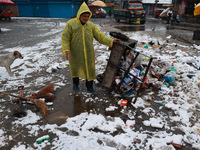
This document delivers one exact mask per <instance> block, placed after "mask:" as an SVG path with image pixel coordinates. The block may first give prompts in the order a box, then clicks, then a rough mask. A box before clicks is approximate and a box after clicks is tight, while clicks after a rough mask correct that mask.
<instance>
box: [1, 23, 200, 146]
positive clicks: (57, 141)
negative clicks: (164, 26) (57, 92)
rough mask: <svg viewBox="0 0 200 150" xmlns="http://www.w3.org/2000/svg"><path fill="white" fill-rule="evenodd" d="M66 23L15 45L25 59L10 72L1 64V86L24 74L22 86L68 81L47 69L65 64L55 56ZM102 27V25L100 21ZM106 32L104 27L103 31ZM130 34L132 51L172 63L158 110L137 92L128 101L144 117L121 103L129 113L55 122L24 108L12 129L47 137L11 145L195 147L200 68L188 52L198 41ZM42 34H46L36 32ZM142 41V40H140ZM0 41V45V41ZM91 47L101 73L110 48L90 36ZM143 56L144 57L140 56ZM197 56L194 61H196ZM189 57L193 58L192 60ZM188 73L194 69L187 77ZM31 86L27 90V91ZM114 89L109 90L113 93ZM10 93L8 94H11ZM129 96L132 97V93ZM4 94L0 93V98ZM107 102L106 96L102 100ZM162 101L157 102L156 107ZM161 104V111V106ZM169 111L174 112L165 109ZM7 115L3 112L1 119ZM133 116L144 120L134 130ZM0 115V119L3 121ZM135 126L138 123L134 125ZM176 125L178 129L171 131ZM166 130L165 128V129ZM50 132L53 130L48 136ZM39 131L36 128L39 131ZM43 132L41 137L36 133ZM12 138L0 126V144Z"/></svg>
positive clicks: (199, 138) (199, 141) (199, 136)
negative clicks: (31, 43) (189, 42)
mask: <svg viewBox="0 0 200 150" xmlns="http://www.w3.org/2000/svg"><path fill="white" fill-rule="evenodd" d="M64 26H65V23H60V24H59V26H57V27H56V28H55V29H54V30H51V33H47V34H55V35H56V36H54V37H51V38H49V39H47V40H46V41H45V42H41V43H38V44H36V45H35V46H32V47H21V46H20V45H19V46H18V47H15V49H17V50H19V51H20V52H21V53H22V55H23V56H24V59H17V60H15V63H14V64H13V65H12V66H11V68H12V71H13V72H14V73H15V76H14V77H9V75H8V74H7V72H6V70H5V69H4V68H2V67H0V77H1V80H0V84H1V87H2V89H1V91H11V90H12V89H13V87H17V85H20V84H22V85H23V84H24V83H25V82H26V81H25V80H26V79H31V80H30V82H29V84H27V82H26V88H28V87H31V86H32V85H33V84H34V85H36V86H37V85H38V86H46V82H47V81H52V82H55V84H56V89H59V88H62V87H63V86H65V85H66V83H68V82H69V81H68V79H65V76H63V75H59V74H56V76H57V77H56V78H55V74H54V75H52V71H53V69H55V70H56V69H57V68H66V67H67V65H66V63H67V61H65V60H63V61H62V62H60V60H61V59H62V58H63V57H62V55H61V38H60V37H61V32H62V31H63V29H64ZM99 28H100V29H101V27H99ZM9 30H10V29H3V30H2V32H9ZM102 31H103V30H102ZM103 32H104V33H105V34H106V35H107V36H109V33H108V32H105V31H103ZM126 35H128V36H129V37H130V38H132V39H135V40H138V46H137V48H136V50H137V51H139V52H142V53H144V54H145V55H148V56H150V55H152V56H154V57H157V58H158V59H160V60H164V61H166V62H169V63H170V64H172V63H173V64H174V66H173V67H174V68H175V70H176V72H175V74H176V75H175V77H176V80H175V83H174V85H172V86H169V87H166V85H164V84H161V85H160V86H161V90H160V91H159V92H160V93H159V95H158V96H159V98H160V99H162V101H158V99H157V103H159V102H160V103H164V104H162V105H156V106H157V107H159V108H158V110H159V111H156V110H155V109H154V108H155V107H153V106H152V105H153V104H155V103H156V100H154V99H152V100H151V101H146V100H145V99H144V98H143V97H139V98H138V100H137V102H136V104H131V107H132V108H137V109H141V112H142V113H143V114H145V115H146V116H147V117H146V118H145V119H144V118H143V116H142V115H138V114H137V115H136V113H135V112H134V111H133V109H132V110H131V109H127V107H126V106H125V107H123V109H122V111H121V113H122V114H125V115H127V118H128V119H126V120H125V119H123V118H120V117H111V116H103V115H102V114H95V113H88V112H84V113H81V114H80V115H77V116H74V117H69V118H68V119H66V122H65V123H63V124H62V125H60V126H58V125H56V124H48V123H46V124H43V125H39V124H40V123H39V122H40V119H41V118H42V117H43V116H42V115H38V114H36V113H34V112H33V111H31V110H28V111H27V116H25V117H22V118H15V120H14V121H12V122H11V125H12V130H15V128H20V127H23V128H25V129H26V130H27V131H28V134H29V135H28V137H32V138H35V140H36V139H37V138H39V137H38V135H39V133H43V132H45V133H46V131H47V132H48V134H44V135H43V136H45V137H46V135H48V136H49V137H50V141H48V140H45V141H44V142H42V143H41V144H37V143H36V142H35V143H33V144H30V143H29V144H28V142H27V143H26V142H24V141H23V142H22V141H18V143H17V144H15V145H13V146H12V148H11V149H12V150H23V149H24V150H25V149H27V150H32V149H55V150H102V149H103V150H114V149H120V150H123V149H145V150H147V149H154V150H175V149H176V148H177V147H176V146H173V145H172V144H176V145H178V146H179V145H180V146H183V147H184V146H185V145H186V144H187V146H188V145H189V148H190V149H200V93H199V86H200V80H199V79H200V72H199V70H197V69H196V68H195V67H194V66H195V65H196V66H198V60H199V61H200V59H199V58H198V55H194V54H191V51H192V50H193V51H194V49H196V50H197V49H198V50H200V46H198V45H191V46H186V45H184V44H179V43H174V42H173V39H170V36H166V37H165V38H160V37H159V36H158V37H151V36H150V35H149V34H148V33H145V32H140V31H139V32H127V33H126ZM39 36H45V35H40V34H39V35H38V37H39ZM166 40H169V41H170V42H169V43H167V45H166V46H165V47H164V48H163V49H162V52H161V51H160V49H159V47H158V46H150V45H149V46H148V48H145V47H144V45H147V44H148V42H150V41H154V42H157V41H159V42H160V44H161V45H164V44H165V43H166ZM145 43H146V44H145ZM0 47H3V45H2V44H1V43H0ZM94 47H95V51H97V52H98V57H96V68H97V69H96V70H97V74H100V73H103V72H104V69H105V66H106V64H107V61H106V59H107V58H108V57H109V55H110V52H109V51H107V47H106V46H103V45H101V44H99V43H97V42H96V41H94ZM4 50H5V51H7V52H12V50H13V48H9V49H4ZM143 61H145V59H144V60H143ZM195 61H196V64H195ZM188 63H193V64H194V66H192V65H189V64H188ZM42 70H46V72H47V73H48V74H47V75H46V76H37V77H34V76H33V75H32V73H34V72H38V73H39V74H40V71H42ZM188 75H193V77H192V78H189V77H188ZM30 92H32V91H30ZM154 94H155V93H154V91H150V92H148V93H147V94H146V95H148V96H150V97H153V95H154ZM114 95H115V94H113V96H114ZM10 99H12V98H10ZM97 100H98V98H96V99H93V98H90V99H86V100H85V101H86V102H88V103H89V102H90V101H93V102H95V101H97ZM133 100H134V99H133ZM5 101H6V100H5V99H3V98H1V97H0V102H1V103H3V102H5ZM105 102H106V101H105ZM160 106H161V107H160ZM119 107H122V106H120V105H112V104H110V106H109V107H107V108H106V111H111V112H115V111H116V110H117V109H118V108H119ZM162 110H165V113H164V112H162ZM4 111H8V112H9V111H10V109H9V108H5V106H4V105H0V112H1V113H2V112H4ZM167 112H173V113H167ZM9 119H11V118H10V117H9V116H5V118H4V120H9ZM138 120H140V122H142V124H143V126H145V127H147V128H146V129H143V126H141V127H139V130H136V128H135V126H136V125H137V124H138ZM3 124H4V121H2V122H0V125H3ZM137 129H138V127H137ZM177 129H179V130H180V131H181V132H180V133H175V132H173V131H176V130H177ZM169 131H170V132H169ZM52 134H54V136H51V135H52ZM40 135H41V134H40ZM41 138H42V137H41ZM12 140H15V139H14V136H13V135H9V134H7V131H6V129H5V128H3V127H1V128H0V147H2V148H3V147H4V148H5V147H6V145H7V144H8V142H9V141H12Z"/></svg>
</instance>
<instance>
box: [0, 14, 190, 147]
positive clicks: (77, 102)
mask: <svg viewBox="0 0 200 150" xmlns="http://www.w3.org/2000/svg"><path fill="white" fill-rule="evenodd" d="M67 20H68V19H43V18H41V19H37V18H30V19H28V18H14V19H13V20H12V21H11V22H4V21H0V28H7V29H12V31H11V32H3V33H0V44H2V45H3V46H4V48H14V47H17V46H19V45H20V46H22V47H23V46H24V47H26V46H34V45H36V44H37V43H40V42H43V41H45V40H46V39H49V38H51V37H53V36H54V35H48V34H46V33H48V32H49V31H51V30H52V29H54V28H56V27H57V26H59V24H60V23H65V22H67ZM91 21H92V22H94V23H96V24H99V25H100V26H102V29H103V30H105V31H111V30H112V31H119V32H120V31H121V32H122V33H123V31H141V32H145V33H149V34H151V35H153V36H155V37H158V36H159V37H160V36H163V37H166V36H167V35H169V34H170V33H171V32H173V33H176V32H177V35H179V34H178V33H179V30H174V29H171V30H169V29H170V28H169V27H167V25H166V24H163V23H162V22H160V20H156V19H148V21H147V22H146V24H145V25H138V24H132V25H128V24H125V23H117V22H116V21H115V20H114V19H112V18H109V17H108V18H106V19H99V18H98V19H91ZM46 22H48V25H47V24H46ZM175 29H176V28H175ZM186 29H187V28H186ZM38 33H39V34H40V35H43V36H39V37H38ZM56 34H58V33H56ZM185 34H186V35H187V36H192V32H191V30H190V31H189V30H185ZM174 35H176V34H174ZM177 37H178V36H177ZM177 37H176V36H175V38H177ZM174 40H177V42H180V43H181V42H183V43H184V44H188V45H190V44H191V43H185V41H179V39H174ZM4 48H3V47H1V45H0V53H1V51H2V50H3V49H4ZM59 74H63V75H65V77H66V78H67V79H70V75H69V69H67V70H65V69H63V70H60V71H59V72H58V74H57V76H59ZM40 75H44V76H45V75H46V72H45V71H42V72H41V73H40ZM34 76H37V73H35V75H34ZM31 80H32V79H31V78H30V79H26V82H29V81H31ZM47 84H48V83H47ZM95 86H96V90H97V91H98V92H97V93H96V95H95V96H94V97H93V98H95V97H98V101H97V102H95V103H94V102H91V103H86V102H84V101H83V100H85V99H87V98H89V97H90V96H89V95H88V96H85V95H79V96H73V95H71V93H72V85H71V84H70V83H66V86H65V87H62V89H59V90H57V91H56V93H55V94H56V97H55V100H54V105H53V108H52V109H51V111H50V112H49V118H48V119H47V120H46V119H42V120H40V122H39V123H38V124H41V125H42V124H45V123H56V124H58V125H60V124H62V123H64V122H65V120H63V119H60V118H59V117H58V116H64V115H67V116H75V115H78V114H80V113H81V112H85V111H87V112H94V113H97V114H99V113H101V114H103V115H107V116H108V115H109V116H118V117H121V118H123V119H124V120H126V119H128V118H127V115H125V113H124V114H123V113H121V110H122V109H119V110H118V111H117V112H114V113H113V112H106V111H105V108H107V107H108V106H109V105H110V104H116V103H117V102H118V99H119V98H114V97H112V96H111V94H110V93H109V91H108V90H107V89H104V88H103V87H102V86H101V85H100V84H99V83H96V84H95ZM1 87H2V86H0V88H1ZM30 88H31V89H32V90H34V89H35V91H38V90H39V89H41V87H39V89H38V87H34V86H32V87H30ZM80 88H81V89H83V91H84V90H85V87H84V83H83V81H81V86H80ZM66 91H68V93H70V94H66ZM14 92H16V94H18V91H17V90H14ZM0 98H1V97H0ZM4 98H5V99H8V98H7V97H6V96H5V97H4ZM104 100H106V101H109V102H108V103H104ZM1 103H2V105H5V107H11V106H12V107H11V108H10V109H11V112H6V113H7V114H5V113H4V114H3V113H1V120H0V121H3V120H4V117H5V116H7V115H9V116H10V117H11V118H12V114H13V112H14V111H15V110H16V108H17V107H16V105H15V104H10V103H5V102H1ZM127 107H128V109H127V110H131V109H133V108H132V107H131V106H130V105H128V106H127ZM152 107H153V108H154V109H155V111H156V114H157V113H158V112H159V110H158V106H157V105H153V106H152ZM25 109H31V110H32V111H34V112H38V109H36V108H34V109H33V107H32V106H26V108H25ZM134 111H135V112H134V113H135V118H138V117H137V116H139V115H142V118H143V119H146V118H148V117H149V116H147V115H146V114H144V113H141V110H140V109H137V110H134ZM169 111H170V110H163V114H173V113H174V112H169ZM130 115H131V114H130ZM132 115H133V114H132ZM13 119H14V117H13ZM136 122H138V123H137V124H136V126H135V129H136V130H141V125H142V126H143V129H144V130H145V129H147V130H152V128H150V127H145V126H144V125H143V124H142V122H141V120H136ZM3 126H4V128H7V131H8V134H11V135H15V134H16V132H12V127H11V123H10V120H5V123H4V124H3ZM172 126H173V124H172ZM18 130H22V129H21V128H20V127H19V129H18ZM26 132H27V131H26V130H24V131H23V133H21V134H22V135H26V134H27V133H26ZM169 132H171V131H169ZM173 132H175V133H182V131H181V130H179V129H176V130H175V131H173ZM115 134H117V133H115ZM52 136H53V135H52ZM16 137H17V138H16V141H14V142H13V141H12V143H10V145H9V146H8V147H6V148H5V149H7V148H9V147H12V145H14V144H15V143H17V142H18V141H23V140H24V137H23V136H21V135H19V134H16ZM26 140H28V141H29V143H33V142H34V141H33V139H31V138H28V139H26ZM27 143H28V142H27ZM185 149H187V145H186V146H185Z"/></svg>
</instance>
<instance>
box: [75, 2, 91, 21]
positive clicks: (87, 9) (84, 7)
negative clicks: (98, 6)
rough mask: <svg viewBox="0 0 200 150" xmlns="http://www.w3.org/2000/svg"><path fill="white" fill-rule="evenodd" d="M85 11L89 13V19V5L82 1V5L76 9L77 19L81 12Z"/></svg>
mask: <svg viewBox="0 0 200 150" xmlns="http://www.w3.org/2000/svg"><path fill="white" fill-rule="evenodd" d="M85 12H89V13H90V17H89V19H90V18H91V17H92V12H91V11H90V9H89V7H88V6H87V4H86V3H85V2H83V3H82V5H81V6H80V8H79V10H78V13H77V17H76V18H77V20H78V21H80V20H79V18H80V16H81V14H82V13H85Z"/></svg>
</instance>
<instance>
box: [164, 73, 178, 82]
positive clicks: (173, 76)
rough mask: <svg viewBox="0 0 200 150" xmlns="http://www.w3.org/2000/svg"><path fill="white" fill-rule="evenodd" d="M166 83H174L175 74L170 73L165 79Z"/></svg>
mask: <svg viewBox="0 0 200 150" xmlns="http://www.w3.org/2000/svg"><path fill="white" fill-rule="evenodd" d="M164 79H165V81H166V82H169V83H173V82H174V81H175V74H174V73H173V72H171V71H170V72H168V73H167V74H166V75H165V77H164Z"/></svg>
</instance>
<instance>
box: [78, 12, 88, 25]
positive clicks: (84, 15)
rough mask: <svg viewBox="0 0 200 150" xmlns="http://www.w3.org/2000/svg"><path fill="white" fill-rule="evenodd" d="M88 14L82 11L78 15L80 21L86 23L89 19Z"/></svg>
mask: <svg viewBox="0 0 200 150" xmlns="http://www.w3.org/2000/svg"><path fill="white" fill-rule="evenodd" d="M89 17H90V14H87V13H84V14H82V15H81V16H80V21H81V22H82V23H86V22H87V21H88V20H89Z"/></svg>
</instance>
